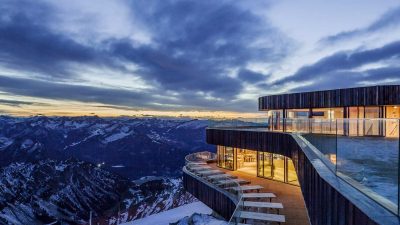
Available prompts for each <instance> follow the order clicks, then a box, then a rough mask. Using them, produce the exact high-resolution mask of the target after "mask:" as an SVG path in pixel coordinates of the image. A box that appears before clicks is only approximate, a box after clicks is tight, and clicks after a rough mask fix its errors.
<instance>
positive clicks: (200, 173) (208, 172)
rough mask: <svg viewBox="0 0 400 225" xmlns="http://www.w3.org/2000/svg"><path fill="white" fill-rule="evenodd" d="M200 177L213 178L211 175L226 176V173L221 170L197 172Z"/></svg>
mask: <svg viewBox="0 0 400 225" xmlns="http://www.w3.org/2000/svg"><path fill="white" fill-rule="evenodd" d="M196 173H197V174H198V175H200V176H211V175H217V174H224V173H225V172H222V171H221V170H201V171H197V172H196Z"/></svg>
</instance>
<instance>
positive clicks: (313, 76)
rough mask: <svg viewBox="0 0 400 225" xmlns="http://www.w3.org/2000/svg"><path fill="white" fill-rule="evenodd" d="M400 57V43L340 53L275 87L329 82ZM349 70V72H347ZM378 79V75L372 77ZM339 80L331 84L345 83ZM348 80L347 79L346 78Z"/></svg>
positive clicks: (298, 72)
mask: <svg viewBox="0 0 400 225" xmlns="http://www.w3.org/2000/svg"><path fill="white" fill-rule="evenodd" d="M399 56H400V41H397V42H393V43H390V44H387V45H384V46H383V47H381V48H375V49H370V50H359V51H353V52H338V53H335V54H333V55H330V56H327V57H325V58H322V59H320V60H319V61H317V62H316V63H314V64H312V65H309V66H304V67H302V68H300V69H299V70H298V71H297V72H296V73H295V74H293V75H291V76H288V77H286V78H284V79H281V80H278V81H277V82H275V83H274V85H283V84H285V83H287V82H297V83H301V82H306V81H314V82H317V81H319V80H321V79H326V80H329V79H330V78H329V77H330V76H332V73H334V72H344V73H345V74H351V73H352V72H351V71H348V70H350V69H354V68H357V67H360V66H363V65H365V64H368V63H377V62H380V61H384V60H390V59H393V58H396V57H397V58H398V57H399ZM346 70H347V71H346ZM372 76H373V77H378V76H377V75H375V76H374V75H372ZM335 78H336V79H337V80H336V81H334V82H333V83H331V84H332V85H335V83H336V84H338V83H339V82H341V81H343V80H340V79H341V78H338V77H335ZM344 78H346V77H344ZM357 78H358V81H362V80H363V76H358V77H357ZM346 82H347V84H350V85H352V84H354V81H353V83H351V81H350V80H349V81H346Z"/></svg>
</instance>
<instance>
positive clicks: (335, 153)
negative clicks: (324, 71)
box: [217, 108, 400, 215]
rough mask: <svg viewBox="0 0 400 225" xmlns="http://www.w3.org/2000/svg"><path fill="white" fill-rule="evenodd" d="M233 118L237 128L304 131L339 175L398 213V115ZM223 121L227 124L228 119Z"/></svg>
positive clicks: (369, 111)
mask: <svg viewBox="0 0 400 225" xmlns="http://www.w3.org/2000/svg"><path fill="white" fill-rule="evenodd" d="M375 111H376V110H374V109H373V108H371V109H368V111H366V114H368V115H372V114H373V115H375V114H376V112H375ZM374 113H375V114H374ZM233 121H234V122H233V123H231V124H230V125H232V127H233V128H235V129H237V128H242V129H252V128H254V129H259V128H260V125H262V127H263V128H264V130H265V131H267V130H268V131H278V132H291V133H294V134H296V135H300V136H301V137H303V138H304V139H305V140H306V141H307V142H308V143H309V144H310V145H312V146H313V147H315V149H316V150H317V151H319V153H322V154H320V155H321V157H322V159H323V160H322V162H324V163H325V164H326V165H327V166H328V167H329V168H330V169H331V170H332V171H333V172H334V173H335V174H336V175H337V176H338V177H340V178H341V179H342V180H344V181H346V182H347V183H348V184H350V185H352V186H353V187H355V188H356V189H358V190H359V191H360V192H362V193H363V194H365V195H366V196H368V197H369V198H371V199H372V200H374V201H376V202H377V203H379V204H380V205H382V206H384V207H385V208H387V209H388V210H390V211H392V212H393V213H395V214H398V215H399V198H400V195H399V169H400V168H399V158H400V155H399V151H400V144H399V142H400V140H399V133H400V122H399V121H400V120H399V119H375V118H371V119H368V118H365V119H357V118H355V119H316V118H287V119H279V120H277V121H274V123H275V125H274V126H269V123H268V121H267V120H261V119H257V120H254V121H253V122H249V120H248V121H247V123H244V122H243V121H242V122H238V121H236V120H233ZM257 121H258V122H257ZM261 121H262V122H261ZM220 124H222V123H220ZM223 124H224V126H223V127H229V123H223ZM243 124H245V125H246V126H243V127H242V126H241V125H243ZM252 126H254V127H252ZM217 127H218V126H217ZM277 128H278V129H277ZM260 155H261V154H259V155H258V157H261V158H262V159H264V161H265V156H264V155H262V156H260ZM259 160H260V159H259ZM258 173H263V174H269V173H270V172H269V170H268V167H267V168H265V167H263V168H261V167H260V166H258ZM267 176H268V175H267ZM294 182H296V181H294Z"/></svg>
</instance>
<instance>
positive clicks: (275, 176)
mask: <svg viewBox="0 0 400 225" xmlns="http://www.w3.org/2000/svg"><path fill="white" fill-rule="evenodd" d="M257 155H258V156H257V159H258V162H257V164H258V169H257V175H258V176H259V177H265V178H269V179H272V180H277V181H281V182H285V183H289V184H293V185H297V186H298V185H299V182H298V178H297V174H296V170H295V167H294V164H293V161H292V160H291V159H290V158H288V157H285V156H282V155H279V154H273V153H269V152H258V153H257Z"/></svg>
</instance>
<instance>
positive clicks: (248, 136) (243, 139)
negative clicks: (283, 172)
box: [206, 128, 400, 225]
mask: <svg viewBox="0 0 400 225" xmlns="http://www.w3.org/2000/svg"><path fill="white" fill-rule="evenodd" d="M206 132H207V143H209V144H213V145H224V146H230V147H237V148H245V149H251V150H258V151H265V152H271V153H277V154H281V155H284V156H287V157H290V158H291V159H292V161H293V163H294V166H295V169H296V172H297V175H298V179H299V183H300V188H301V190H302V193H303V197H304V201H305V204H306V206H307V210H308V214H309V218H310V222H311V223H312V224H314V225H325V224H326V225H334V224H340V225H360V224H368V225H369V224H400V223H399V219H398V217H397V216H395V215H394V214H392V213H390V212H389V211H388V210H386V209H385V208H383V207H382V206H380V205H379V204H377V203H376V202H374V201H373V200H371V199H369V198H368V197H367V196H365V195H363V194H362V193H361V192H359V191H358V190H357V189H355V188H354V187H352V186H350V185H349V184H347V183H346V182H344V181H343V180H341V179H340V178H339V177H337V176H336V175H335V174H334V173H333V172H332V171H331V170H330V169H329V168H328V167H327V166H326V165H325V164H324V163H323V161H322V160H321V155H318V152H316V151H315V150H313V149H312V148H311V147H310V146H308V145H307V144H306V143H305V142H303V141H302V139H301V138H300V137H299V136H297V135H295V134H290V133H281V132H268V131H260V130H258V131H257V130H251V129H224V128H208V129H207V131H206Z"/></svg>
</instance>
